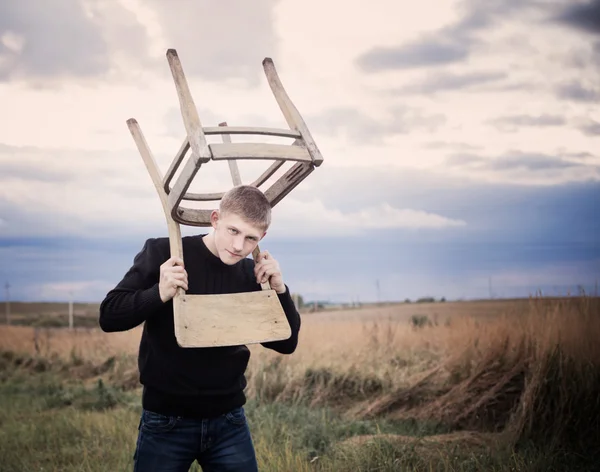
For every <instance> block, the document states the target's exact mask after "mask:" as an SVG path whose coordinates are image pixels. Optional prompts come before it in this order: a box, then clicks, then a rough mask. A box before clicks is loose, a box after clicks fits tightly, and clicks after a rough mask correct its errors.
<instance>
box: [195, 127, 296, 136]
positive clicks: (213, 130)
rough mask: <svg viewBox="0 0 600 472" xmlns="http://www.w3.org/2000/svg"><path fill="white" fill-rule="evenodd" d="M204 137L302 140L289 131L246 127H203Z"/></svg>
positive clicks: (293, 131)
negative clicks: (239, 136) (257, 136)
mask: <svg viewBox="0 0 600 472" xmlns="http://www.w3.org/2000/svg"><path fill="white" fill-rule="evenodd" d="M203 131H204V134H205V135H214V134H255V135H259V136H278V137H281V138H295V139H298V138H302V136H300V133H299V132H298V131H295V130H291V129H279V128H264V127H260V126H255V127H247V126H227V125H224V126H221V125H219V126H216V127H205V128H203Z"/></svg>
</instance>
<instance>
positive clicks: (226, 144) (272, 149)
mask: <svg viewBox="0 0 600 472" xmlns="http://www.w3.org/2000/svg"><path fill="white" fill-rule="evenodd" d="M167 60H168V62H169V66H170V68H171V73H172V75H173V79H174V81H175V88H176V90H177V95H178V98H179V105H180V109H181V115H182V117H183V123H184V126H185V130H186V133H187V136H186V138H185V140H184V141H183V143H182V145H181V147H180V148H179V151H177V154H176V155H175V158H174V159H173V162H172V163H171V165H170V167H169V169H168V170H167V173H166V174H165V175H164V176H163V175H162V173H161V171H160V169H159V168H158V166H157V164H156V161H155V159H154V157H153V155H152V152H151V151H150V148H149V146H148V143H147V142H146V139H145V138H144V135H143V134H142V131H141V128H140V126H139V124H138V122H137V121H136V120H135V119H134V118H131V119H129V120H127V125H128V127H129V131H130V132H131V135H132V136H133V139H134V141H135V143H136V145H137V148H138V150H139V152H140V154H141V156H142V159H143V161H144V163H145V165H146V168H147V170H148V172H149V174H150V177H151V178H152V182H153V183H154V186H155V188H156V191H157V192H158V195H159V197H160V201H161V204H162V207H163V210H164V214H165V217H166V220H167V226H168V231H169V242H170V252H171V256H177V257H180V258H181V259H183V246H182V240H181V230H180V225H189V226H206V227H208V226H210V214H211V211H212V210H206V209H197V208H189V207H184V206H182V202H183V201H186V200H187V201H199V202H210V201H217V202H218V201H220V200H221V198H222V197H223V195H224V194H225V192H219V193H190V192H188V191H187V190H188V189H189V187H190V185H191V183H192V181H193V179H194V177H195V176H196V174H197V173H198V170H199V169H200V168H201V166H202V164H207V163H208V162H209V161H211V160H212V161H221V160H227V161H228V164H229V170H230V173H231V177H232V180H233V185H234V186H237V185H240V184H241V183H242V181H241V178H240V173H239V169H238V166H237V159H263V160H274V161H275V162H273V164H271V166H270V167H269V168H268V169H267V170H266V171H265V172H263V174H262V175H260V177H258V178H257V179H256V180H255V181H254V182H252V183H251V184H250V185H253V186H255V187H260V186H261V185H263V184H264V183H265V182H267V181H268V180H269V178H271V177H272V176H273V175H274V174H275V172H277V171H278V170H279V169H280V168H281V167H282V166H283V165H284V164H285V163H286V162H288V161H293V162H295V164H293V165H292V167H291V168H290V169H289V170H288V171H287V172H285V173H284V174H283V175H282V176H281V177H280V178H279V179H277V180H276V181H275V182H274V183H273V184H272V185H271V186H270V187H269V188H268V189H266V190H264V191H263V193H264V194H265V196H266V197H267V199H268V200H269V202H270V204H271V206H272V207H273V206H275V205H276V204H277V203H279V202H280V201H281V200H282V199H283V198H284V197H285V196H286V195H288V194H289V193H290V192H291V191H292V190H293V189H294V188H295V187H296V186H297V185H298V184H299V183H300V182H301V181H302V180H304V179H305V178H306V177H307V176H308V175H309V174H310V173H311V172H312V171H313V170H314V169H315V167H318V166H320V165H321V163H322V162H323V157H322V156H321V153H320V152H319V149H318V148H317V145H316V144H315V142H314V140H313V138H312V136H311V134H310V132H309V130H308V128H307V126H306V124H305V123H304V120H303V119H302V117H301V116H300V113H299V112H298V110H297V109H296V108H295V106H294V105H293V103H292V102H291V100H290V98H289V97H288V95H287V93H286V92H285V89H284V87H283V85H282V83H281V81H280V80H279V76H278V75H277V71H276V69H275V65H274V64H273V61H272V60H271V59H270V58H266V59H264V60H263V63H262V64H263V68H264V71H265V75H266V77H267V80H268V83H269V86H270V88H271V91H272V92H273V95H274V96H275V99H276V101H277V104H278V105H279V108H280V109H281V111H282V113H283V116H284V117H285V120H286V121H287V123H288V125H289V129H272V128H261V127H235V126H227V123H220V124H219V126H217V127H203V126H202V124H201V122H200V118H199V116H198V112H197V109H196V106H195V104H194V100H193V99H192V95H191V93H190V90H189V87H188V84H187V81H186V78H185V74H184V72H183V68H182V66H181V63H180V60H179V56H178V55H177V52H176V51H175V50H174V49H169V50H168V51H167ZM208 135H221V136H222V140H223V142H222V143H217V144H208V143H207V141H206V136H208ZM231 135H262V136H278V137H286V138H293V139H294V141H293V143H292V144H291V145H287V144H269V143H233V142H232V141H231ZM188 151H190V154H191V156H190V157H189V158H188V160H187V162H186V163H185V164H184V166H183V168H182V170H181V173H180V175H179V177H178V178H177V179H176V180H175V182H174V183H173V185H172V186H171V182H172V180H173V177H174V176H175V173H176V172H177V170H178V169H179V167H180V166H181V164H182V163H183V161H184V158H185V156H186V153H187V152H188ZM216 207H217V205H215V209H216ZM259 252H260V250H259V248H258V247H257V248H256V250H255V251H254V252H253V254H252V255H253V257H254V260H256V257H257V256H258V253H259ZM173 310H174V322H175V336H176V338H177V342H178V344H179V345H180V346H182V347H214V346H230V345H240V344H252V343H261V342H267V341H277V340H282V339H287V338H289V337H290V335H291V331H290V327H289V323H288V322H287V319H286V317H285V314H284V312H283V309H282V307H281V304H280V303H279V299H278V297H277V293H276V292H275V291H274V290H273V289H271V287H270V285H269V284H268V283H266V284H262V290H261V291H256V292H246V293H236V294H223V295H189V294H186V293H185V291H184V290H183V289H181V288H179V289H178V290H177V293H176V294H175V297H174V298H173Z"/></svg>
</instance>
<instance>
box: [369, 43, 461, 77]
mask: <svg viewBox="0 0 600 472" xmlns="http://www.w3.org/2000/svg"><path fill="white" fill-rule="evenodd" d="M468 55H469V48H468V46H467V45H466V44H462V45H461V44H458V43H457V44H453V43H452V42H451V41H444V40H442V39H429V40H427V41H422V42H414V43H411V44H407V45H405V46H400V47H375V48H373V49H371V50H370V51H369V52H368V53H366V54H364V55H363V56H361V57H360V58H359V59H358V61H357V63H358V65H359V67H360V68H361V69H362V70H364V71H367V72H377V71H380V70H387V69H403V68H412V67H421V66H436V65H444V64H450V63H453V62H458V61H462V60H464V59H466V58H467V56H468Z"/></svg>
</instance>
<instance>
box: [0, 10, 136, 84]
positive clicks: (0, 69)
mask: <svg viewBox="0 0 600 472" xmlns="http://www.w3.org/2000/svg"><path fill="white" fill-rule="evenodd" d="M107 29H108V30H109V31H108V32H110V33H111V34H112V37H113V38H117V40H118V42H117V46H119V47H120V49H123V50H126V51H128V52H129V53H130V56H129V59H130V60H131V61H135V59H136V57H139V56H140V55H141V56H143V57H144V56H145V54H146V51H145V50H143V49H141V50H140V48H143V45H144V44H145V40H144V38H145V33H144V31H143V29H142V28H141V26H140V25H139V24H138V22H137V21H136V19H135V17H134V16H133V14H131V12H128V11H127V10H125V9H124V8H122V7H121V6H120V5H119V4H118V3H112V4H107V3H102V4H100V3H98V2H87V1H76V0H56V1H54V2H47V1H44V0H31V1H28V2H1V3H0V81H8V80H21V79H32V80H33V81H34V82H35V84H36V85H38V86H47V85H48V80H51V79H54V78H61V77H78V78H93V77H98V76H106V75H107V74H108V73H109V72H110V68H111V63H112V61H111V54H112V53H113V52H114V51H112V50H111V43H110V40H107V36H106V33H107ZM123 44H125V45H126V47H124V48H123ZM113 46H114V44H113Z"/></svg>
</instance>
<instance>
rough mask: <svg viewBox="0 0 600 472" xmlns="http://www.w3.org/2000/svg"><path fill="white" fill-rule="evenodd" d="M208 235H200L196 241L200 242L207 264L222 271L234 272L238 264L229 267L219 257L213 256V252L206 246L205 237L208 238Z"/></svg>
mask: <svg viewBox="0 0 600 472" xmlns="http://www.w3.org/2000/svg"><path fill="white" fill-rule="evenodd" d="M207 234H208V233H204V234H198V235H196V236H195V239H196V240H197V242H198V246H199V248H200V250H201V251H202V252H203V253H204V258H205V259H206V261H207V262H209V263H211V264H212V265H214V266H216V267H219V268H221V269H225V270H233V268H234V267H236V266H237V265H238V263H235V264H234V265H228V264H225V263H224V262H223V261H222V260H221V259H220V258H219V256H216V255H215V254H213V253H212V252H211V250H210V249H209V248H208V246H207V245H206V242H205V241H204V239H203V238H204V236H206V235H207Z"/></svg>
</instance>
